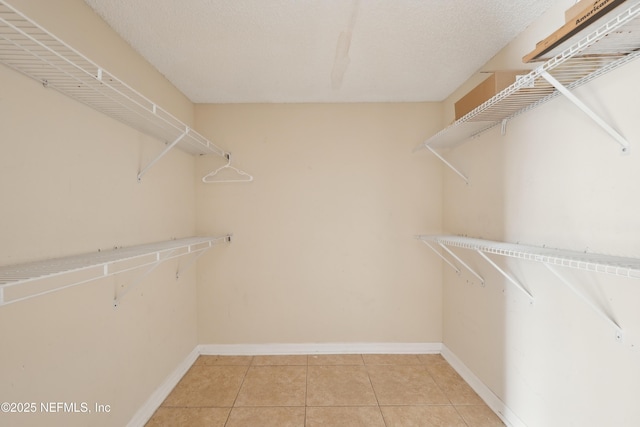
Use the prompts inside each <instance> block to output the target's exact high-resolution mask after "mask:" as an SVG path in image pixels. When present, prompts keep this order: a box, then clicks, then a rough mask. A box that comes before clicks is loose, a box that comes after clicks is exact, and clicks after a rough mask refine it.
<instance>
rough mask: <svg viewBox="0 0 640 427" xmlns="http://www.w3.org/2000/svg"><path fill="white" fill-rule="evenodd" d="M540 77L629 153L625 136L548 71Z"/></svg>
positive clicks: (623, 150) (624, 151) (543, 72)
mask: <svg viewBox="0 0 640 427" xmlns="http://www.w3.org/2000/svg"><path fill="white" fill-rule="evenodd" d="M540 75H541V76H542V77H543V78H544V79H545V80H546V81H548V82H549V83H550V84H551V85H552V86H553V87H555V88H556V89H557V90H558V92H560V93H561V94H562V95H564V96H565V97H566V98H567V99H569V101H571V102H573V103H574V104H575V105H576V106H577V107H578V108H580V109H581V110H582V111H583V112H584V113H585V114H586V115H587V116H589V117H590V118H591V120H593V121H594V122H596V124H597V125H598V126H600V127H601V128H602V129H603V130H604V131H605V132H607V133H608V134H609V135H610V136H611V137H612V138H613V139H615V140H616V142H618V144H620V145H621V146H622V152H623V153H625V154H627V153H629V142H628V141H627V140H626V139H625V137H624V136H622V135H620V133H619V132H618V131H617V130H615V129H614V128H612V127H611V126H610V125H609V124H608V123H607V122H605V121H604V120H603V119H602V118H601V117H600V116H598V115H597V114H596V113H595V112H594V111H593V110H592V109H590V108H589V107H587V105H586V104H585V103H584V102H582V101H581V100H580V99H578V97H576V96H575V95H574V94H573V93H571V91H570V90H569V89H567V88H566V87H565V86H564V85H563V84H562V83H560V82H559V81H558V80H556V79H555V78H554V77H553V76H552V75H551V74H549V73H548V72H546V71H542V72H541V73H540Z"/></svg>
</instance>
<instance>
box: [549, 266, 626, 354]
mask: <svg viewBox="0 0 640 427" xmlns="http://www.w3.org/2000/svg"><path fill="white" fill-rule="evenodd" d="M544 266H545V267H547V269H548V270H549V271H550V272H551V273H553V275H554V276H556V277H557V278H558V280H560V282H562V283H563V284H564V285H565V286H566V287H567V288H569V289H570V290H571V291H572V292H573V293H574V294H575V295H576V296H578V297H579V298H580V299H581V300H582V301H583V302H585V303H586V304H587V305H588V306H589V307H591V309H592V310H593V311H595V312H596V314H598V316H600V318H601V319H603V320H604V321H605V322H607V323H609V324H610V325H611V326H613V328H614V330H615V334H616V340H618V341H622V328H621V327H620V325H619V324H618V322H617V321H616V319H615V318H614V317H613V316H612V315H610V314H609V313H607V312H606V311H605V310H603V309H602V307H600V306H599V305H597V304H595V303H594V302H593V301H592V300H591V299H590V298H589V297H587V296H586V295H585V294H584V293H583V292H581V291H580V290H579V289H578V288H577V287H575V286H573V284H572V283H571V282H570V281H569V280H567V278H566V277H564V276H563V275H562V274H560V272H559V271H558V270H557V269H556V268H555V267H553V266H551V265H549V264H544Z"/></svg>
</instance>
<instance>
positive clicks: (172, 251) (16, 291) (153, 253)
mask: <svg viewBox="0 0 640 427" xmlns="http://www.w3.org/2000/svg"><path fill="white" fill-rule="evenodd" d="M230 239H231V236H230V235H225V236H218V237H190V238H184V239H177V240H169V241H164V242H158V243H152V244H147V245H140V246H132V247H126V248H117V249H112V250H107V251H98V252H94V253H89V254H82V255H74V256H68V257H63V258H54V259H48V260H43V261H36V262H30V263H24V264H16V265H9V266H5V267H0V305H3V304H8V303H12V302H16V301H20V300H24V299H27V298H32V297H35V296H39V295H44V294H47V293H50V292H53V291H57V290H60V289H64V288H68V287H71V286H75V285H79V284H82V283H86V282H89V281H91V280H96V279H100V278H103V277H107V276H111V275H113V274H118V273H124V272H126V271H131V270H134V269H138V268H141V267H148V268H149V267H153V266H154V265H157V264H160V263H161V262H163V261H166V260H169V259H172V258H176V257H180V256H184V255H189V254H200V253H202V252H203V251H206V250H207V249H209V248H211V247H213V246H214V245H216V244H219V243H224V242H229V241H230ZM45 279H47V280H45Z"/></svg>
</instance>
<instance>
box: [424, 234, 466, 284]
mask: <svg viewBox="0 0 640 427" xmlns="http://www.w3.org/2000/svg"><path fill="white" fill-rule="evenodd" d="M420 241H421V242H422V243H424V244H425V245H427V246H429V247H430V248H431V250H432V251H433V252H435V253H436V255H438V256H439V257H440V258H442V260H443V261H444V262H446V263H447V264H449V265H450V266H451V268H453V269H454V270H455V271H456V274H458V275H460V269H459V268H458V267H456V266H455V265H454V264H453V263H452V262H451V261H449V260H448V259H447V258H446V257H445V256H444V255H442V254H441V253H440V252H438V250H437V249H436V248H434V247H433V246H431V245H430V244H429V242H427V241H425V240H422V239H420Z"/></svg>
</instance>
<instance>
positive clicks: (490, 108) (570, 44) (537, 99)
mask: <svg viewBox="0 0 640 427" xmlns="http://www.w3.org/2000/svg"><path fill="white" fill-rule="evenodd" d="M629 3H630V4H631V6H629V7H626V8H625V7H624V6H620V8H618V9H616V11H619V10H621V9H623V10H624V11H623V12H621V13H618V14H617V16H615V17H614V18H611V19H608V17H604V18H603V20H605V21H606V22H605V23H604V24H602V25H599V23H596V24H595V25H599V26H597V28H596V29H595V30H593V31H591V32H590V33H589V34H588V35H586V36H581V35H580V34H579V35H577V36H574V37H573V38H571V39H569V40H568V41H566V42H564V43H563V44H561V45H559V46H558V47H556V48H554V49H553V50H552V51H550V52H548V53H547V54H545V58H549V59H548V60H547V61H546V62H545V63H544V64H542V65H540V66H539V67H538V68H536V69H535V70H533V71H531V72H530V73H529V74H527V75H526V76H523V77H522V78H520V79H518V80H517V81H516V82H515V83H513V84H512V85H511V86H509V87H507V88H506V89H504V90H503V91H501V92H500V93H498V94H496V95H495V96H494V97H493V98H491V99H489V100H488V101H486V102H485V103H483V104H481V105H480V106H478V107H477V108H475V109H474V110H472V111H471V112H469V113H468V114H466V115H465V116H463V117H461V118H460V119H458V120H456V121H455V122H454V123H452V124H451V125H449V126H447V127H446V128H444V129H443V130H441V131H440V132H438V133H436V134H435V135H433V136H432V137H430V138H429V139H427V140H426V141H424V142H423V143H422V144H420V145H419V146H418V147H417V148H416V150H414V151H417V150H419V149H422V148H430V149H440V148H453V147H455V146H457V145H458V144H461V143H463V142H464V141H465V140H468V138H470V137H473V136H475V135H478V134H480V133H482V132H484V131H486V130H488V129H491V128H493V127H494V126H497V125H500V124H502V123H506V121H507V120H510V119H512V118H514V117H516V116H518V115H520V114H522V113H525V112H527V111H529V110H531V109H533V108H535V107H537V106H539V105H541V104H543V103H545V102H547V101H549V100H551V99H553V98H555V97H556V96H558V95H560V94H561V93H563V92H561V91H560V90H559V89H558V87H557V85H555V86H554V84H553V83H552V82H550V80H549V79H548V78H547V76H549V75H550V76H551V77H552V78H553V79H555V80H556V81H557V82H558V83H559V84H560V85H562V86H563V87H564V88H566V89H569V90H571V89H574V88H576V87H579V86H581V85H583V84H585V83H587V82H589V81H591V80H593V79H595V78H597V77H599V76H601V75H603V74H605V73H607V72H609V71H611V70H614V69H616V68H618V67H620V66H622V65H624V64H626V63H628V62H630V61H632V60H633V59H636V58H637V57H638V56H640V19H638V17H639V16H640V2H638V1H632V2H629ZM577 37H581V38H580V39H579V41H577V42H576V39H577ZM550 56H551V57H550ZM563 94H565V95H566V93H563ZM616 139H618V138H617V137H616ZM619 142H620V141H619ZM621 143H622V144H623V150H624V151H626V149H627V147H626V146H624V143H623V142H621ZM456 172H457V171H456ZM459 174H460V173H459Z"/></svg>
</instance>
